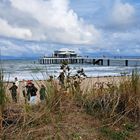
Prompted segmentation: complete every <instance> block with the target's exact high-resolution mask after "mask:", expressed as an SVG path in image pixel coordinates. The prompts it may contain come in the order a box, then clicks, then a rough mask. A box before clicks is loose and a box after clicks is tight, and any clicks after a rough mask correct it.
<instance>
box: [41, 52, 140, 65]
mask: <svg viewBox="0 0 140 140" xmlns="http://www.w3.org/2000/svg"><path fill="white" fill-rule="evenodd" d="M63 62H67V63H68V64H91V65H99V66H140V59H124V58H91V57H81V56H77V54H76V53H75V52H74V51H54V54H53V55H52V57H47V56H44V57H42V58H40V59H39V63H40V64H61V63H63Z"/></svg>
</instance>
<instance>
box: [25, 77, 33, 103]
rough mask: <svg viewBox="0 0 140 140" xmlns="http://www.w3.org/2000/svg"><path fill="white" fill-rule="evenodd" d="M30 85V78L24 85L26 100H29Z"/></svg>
mask: <svg viewBox="0 0 140 140" xmlns="http://www.w3.org/2000/svg"><path fill="white" fill-rule="evenodd" d="M31 86H32V82H31V81H30V80H28V81H27V85H26V91H27V93H26V95H25V97H26V98H27V100H28V101H30V96H31V95H30V92H31Z"/></svg>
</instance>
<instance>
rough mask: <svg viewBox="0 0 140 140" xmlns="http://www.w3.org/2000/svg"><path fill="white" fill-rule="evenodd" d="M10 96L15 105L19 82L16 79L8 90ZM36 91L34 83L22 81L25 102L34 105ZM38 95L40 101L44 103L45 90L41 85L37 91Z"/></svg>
mask: <svg viewBox="0 0 140 140" xmlns="http://www.w3.org/2000/svg"><path fill="white" fill-rule="evenodd" d="M9 90H10V92H11V96H12V100H13V101H14V102H16V103H17V95H18V94H20V93H19V81H18V79H17V78H15V81H14V82H13V85H12V86H11V87H10V88H9ZM37 91H38V89H37V88H36V87H35V85H34V83H33V82H32V81H30V80H28V81H25V80H23V81H22V94H23V97H24V98H25V102H26V103H27V102H30V103H31V104H34V103H35V102H36V98H37ZM39 94H40V100H41V101H45V98H46V88H45V86H44V85H43V84H42V85H41V87H40V90H39Z"/></svg>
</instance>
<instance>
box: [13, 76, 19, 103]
mask: <svg viewBox="0 0 140 140" xmlns="http://www.w3.org/2000/svg"><path fill="white" fill-rule="evenodd" d="M14 83H15V85H16V86H17V100H19V97H20V94H19V93H20V88H19V81H18V78H17V77H15V81H14Z"/></svg>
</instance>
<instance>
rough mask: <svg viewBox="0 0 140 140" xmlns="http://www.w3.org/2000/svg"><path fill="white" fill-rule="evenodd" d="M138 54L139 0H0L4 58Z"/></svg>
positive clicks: (0, 35) (0, 24) (139, 32)
mask: <svg viewBox="0 0 140 140" xmlns="http://www.w3.org/2000/svg"><path fill="white" fill-rule="evenodd" d="M60 49H61V50H62V49H63V50H65V49H69V50H74V51H76V52H77V53H78V54H80V55H90V56H95V55H104V56H110V55H113V56H140V1H139V0H0V51H1V55H2V56H3V57H11V58H12V57H14V58H20V57H25V58H26V57H40V56H44V55H51V54H52V53H53V51H55V50H60Z"/></svg>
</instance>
